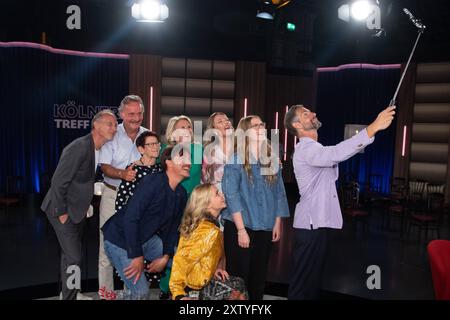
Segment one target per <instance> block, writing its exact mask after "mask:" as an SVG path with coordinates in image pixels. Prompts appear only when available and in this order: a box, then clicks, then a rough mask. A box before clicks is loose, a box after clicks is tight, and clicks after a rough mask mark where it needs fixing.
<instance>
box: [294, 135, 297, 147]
mask: <svg viewBox="0 0 450 320" xmlns="http://www.w3.org/2000/svg"><path fill="white" fill-rule="evenodd" d="M296 145H297V137H294V148H295V146H296Z"/></svg>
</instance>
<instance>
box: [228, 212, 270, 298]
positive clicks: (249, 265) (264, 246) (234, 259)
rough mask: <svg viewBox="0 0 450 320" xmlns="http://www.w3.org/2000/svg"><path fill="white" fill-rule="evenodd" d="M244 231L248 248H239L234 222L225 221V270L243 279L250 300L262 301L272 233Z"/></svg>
mask: <svg viewBox="0 0 450 320" xmlns="http://www.w3.org/2000/svg"><path fill="white" fill-rule="evenodd" d="M246 230H247V233H248V235H249V237H250V247H249V248H241V247H239V244H238V235H237V229H236V226H235V224H234V222H231V221H229V220H225V225H224V246H225V257H226V269H227V272H228V273H229V274H230V275H233V276H237V277H241V278H242V279H244V281H245V285H246V286H247V291H248V295H249V298H250V300H262V299H263V296H264V287H265V284H266V275H267V268H268V264H269V257H270V251H271V249H272V231H254V230H251V229H248V228H246Z"/></svg>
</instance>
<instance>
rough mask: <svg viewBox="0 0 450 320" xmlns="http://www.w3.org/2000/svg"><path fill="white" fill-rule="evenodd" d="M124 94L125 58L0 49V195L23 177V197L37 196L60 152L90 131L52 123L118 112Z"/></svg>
mask: <svg viewBox="0 0 450 320" xmlns="http://www.w3.org/2000/svg"><path fill="white" fill-rule="evenodd" d="M127 92H128V59H116V58H109V57H108V58H104V57H92V56H89V57H88V56H80V55H71V54H60V53H52V52H49V51H47V50H43V49H39V48H29V47H0V101H1V104H2V106H1V110H2V111H3V119H4V120H3V122H2V125H1V126H0V141H1V143H0V161H1V168H0V188H1V190H2V191H4V189H5V183H6V177H7V176H22V177H23V178H24V189H25V190H24V191H25V192H27V193H34V192H39V191H40V182H39V180H40V177H41V176H43V174H48V175H49V176H50V177H51V174H52V173H53V172H54V170H55V168H56V165H57V163H58V160H59V156H60V154H61V151H62V149H63V148H64V147H65V146H66V145H67V144H69V143H70V142H71V141H72V140H74V139H76V138H78V137H80V136H82V135H85V134H87V133H89V131H90V125H89V126H87V127H86V128H83V127H82V128H80V129H76V128H70V129H69V128H57V123H56V121H55V119H65V120H69V121H70V120H75V121H79V120H90V119H91V118H92V115H93V114H94V113H95V111H97V110H100V109H104V108H106V107H114V108H116V110H117V106H118V105H119V103H120V101H121V99H122V98H123V97H124V96H125V95H126V94H127ZM64 105H66V106H68V105H71V106H72V105H74V106H75V108H73V107H71V108H70V109H65V107H64ZM89 122H90V121H89Z"/></svg>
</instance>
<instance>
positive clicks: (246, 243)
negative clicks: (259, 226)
mask: <svg viewBox="0 0 450 320" xmlns="http://www.w3.org/2000/svg"><path fill="white" fill-rule="evenodd" d="M238 244H239V247H241V248H248V247H250V237H249V236H248V233H247V230H245V228H244V229H241V230H239V231H238Z"/></svg>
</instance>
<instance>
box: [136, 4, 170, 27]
mask: <svg viewBox="0 0 450 320" xmlns="http://www.w3.org/2000/svg"><path fill="white" fill-rule="evenodd" d="M131 16H132V17H133V18H135V19H136V20H137V21H139V22H164V20H166V19H167V18H168V17H169V8H168V7H167V5H165V4H163V3H161V1H156V0H144V1H139V2H136V3H134V4H133V5H132V7H131Z"/></svg>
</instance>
